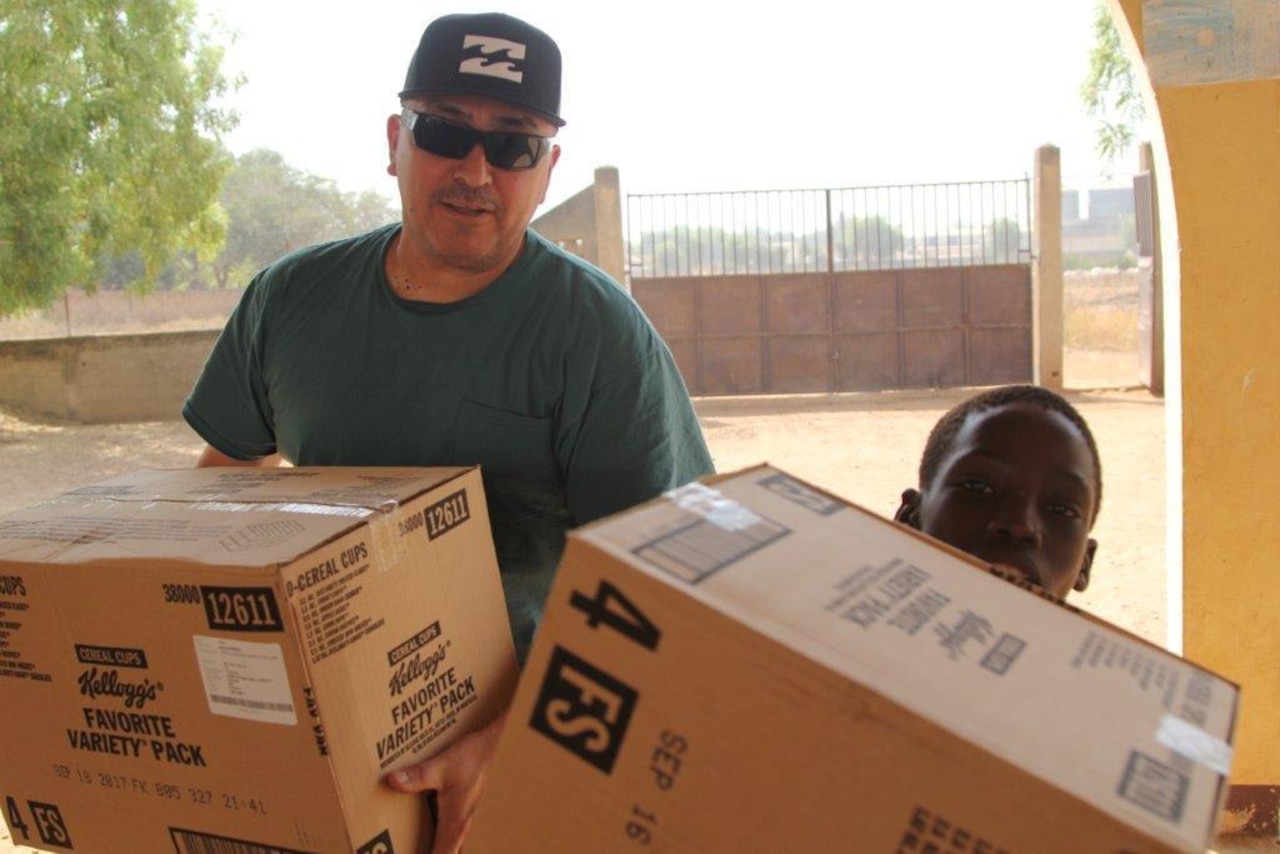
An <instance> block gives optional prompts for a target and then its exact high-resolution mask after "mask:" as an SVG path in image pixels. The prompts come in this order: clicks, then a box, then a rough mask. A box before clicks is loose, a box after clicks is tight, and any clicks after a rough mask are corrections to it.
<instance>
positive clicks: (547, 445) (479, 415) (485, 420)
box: [453, 400, 558, 480]
mask: <svg viewBox="0 0 1280 854" xmlns="http://www.w3.org/2000/svg"><path fill="white" fill-rule="evenodd" d="M453 456H454V459H455V460H456V461H457V462H458V463H459V464H466V465H470V464H474V463H479V465H480V467H481V471H483V472H485V473H486V474H488V475H490V476H505V477H517V478H522V479H523V478H533V479H538V480H550V479H556V478H558V466H557V465H556V459H555V453H554V451H553V447H552V419H551V418H549V417H548V418H536V417H534V416H532V415H521V414H518V413H515V412H507V411H506V410H502V409H494V408H493V407H490V406H484V405H481V404H479V403H474V402H472V401H469V400H464V401H463V402H462V405H461V406H459V408H458V425H457V429H456V430H455V431H454V455H453Z"/></svg>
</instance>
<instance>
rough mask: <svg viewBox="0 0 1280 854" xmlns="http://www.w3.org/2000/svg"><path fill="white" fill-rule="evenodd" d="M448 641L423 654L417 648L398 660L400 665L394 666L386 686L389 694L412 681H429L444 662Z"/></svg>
mask: <svg viewBox="0 0 1280 854" xmlns="http://www.w3.org/2000/svg"><path fill="white" fill-rule="evenodd" d="M447 647H448V643H447V642H446V643H442V644H440V645H439V646H438V647H436V649H435V651H434V652H431V653H429V654H425V655H424V651H423V650H419V651H418V652H415V653H414V654H413V657H412V658H409V659H405V660H404V661H401V662H400V666H399V667H397V668H396V672H395V673H392V674H391V681H390V682H389V683H388V685H387V688H388V689H390V691H391V696H393V697H395V696H396V695H398V694H400V693H402V692H403V691H404V689H405V688H408V687H409V686H410V685H412V684H413V683H414V682H418V681H422V682H429V681H431V680H432V679H433V678H435V675H436V673H438V672H439V670H440V665H441V664H443V663H444V660H445V658H446V657H447V656H448V652H447Z"/></svg>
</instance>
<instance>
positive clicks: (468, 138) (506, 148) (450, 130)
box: [405, 112, 547, 169]
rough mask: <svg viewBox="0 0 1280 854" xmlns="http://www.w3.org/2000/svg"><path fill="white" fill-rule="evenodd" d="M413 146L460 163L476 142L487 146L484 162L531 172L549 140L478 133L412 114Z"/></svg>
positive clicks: (504, 134)
mask: <svg viewBox="0 0 1280 854" xmlns="http://www.w3.org/2000/svg"><path fill="white" fill-rule="evenodd" d="M405 115H407V116H410V115H411V116H412V117H413V119H412V122H413V125H412V127H413V141H414V144H416V145H417V146H418V148H421V149H422V150H423V151H427V152H430V153H431V154H434V155H436V156H437V157H448V158H449V159H450V160H461V159H462V158H464V157H466V156H467V155H468V154H470V153H471V149H472V148H474V147H475V146H476V144H477V143H479V144H481V145H483V146H484V156H485V159H486V160H488V161H489V163H490V165H493V166H496V167H498V168H499V169H531V168H533V167H534V166H536V165H537V164H538V161H539V160H541V159H542V155H543V154H544V153H546V150H547V141H546V140H545V139H543V138H542V137H540V136H531V135H530V134H525V133H505V132H502V131H487V132H486V131H478V130H475V129H474V128H469V127H467V126H465V125H458V124H454V123H453V122H451V121H447V120H446V119H442V118H440V117H439V116H432V115H428V114H426V113H410V112H406V113H405Z"/></svg>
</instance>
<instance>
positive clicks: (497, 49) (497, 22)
mask: <svg viewBox="0 0 1280 854" xmlns="http://www.w3.org/2000/svg"><path fill="white" fill-rule="evenodd" d="M416 95H485V96H487V97H490V98H497V99H498V100H499V101H505V102H506V103H508V104H514V105H515V106H517V107H523V108H524V109H526V110H529V111H530V112H532V113H536V114H537V115H539V116H542V117H543V118H544V119H546V120H547V121H549V122H551V123H552V124H554V125H555V126H556V127H562V126H563V125H564V119H562V118H560V48H559V47H557V46H556V43H555V42H554V41H552V40H551V37H550V36H549V35H547V34H546V33H544V32H543V31H542V30H540V29H538V28H537V27H534V26H531V25H529V24H526V23H525V22H524V21H521V20H520V19H519V18H513V17H511V16H510V15H503V14H501V13H498V12H488V13H485V14H479V15H445V16H444V17H442V18H437V19H436V20H434V21H432V22H431V23H430V24H429V25H428V26H427V29H426V31H425V32H423V34H422V40H421V41H420V42H419V43H418V49H417V50H416V51H415V52H414V54H413V59H412V60H411V61H410V62H409V73H408V74H406V75H405V78H404V90H403V91H402V92H401V93H400V99H401V100H402V101H403V100H405V99H407V98H412V97H414V96H416Z"/></svg>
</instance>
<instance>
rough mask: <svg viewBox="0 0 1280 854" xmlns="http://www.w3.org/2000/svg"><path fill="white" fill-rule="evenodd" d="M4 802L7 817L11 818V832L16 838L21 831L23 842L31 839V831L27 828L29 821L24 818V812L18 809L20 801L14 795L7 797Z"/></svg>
mask: <svg viewBox="0 0 1280 854" xmlns="http://www.w3.org/2000/svg"><path fill="white" fill-rule="evenodd" d="M4 802H5V812H6V813H7V815H6V817H7V818H8V819H9V832H10V833H12V834H13V835H14V837H15V838H16V837H17V835H18V834H19V833H21V834H22V841H23V842H26V841H27V840H29V839H31V831H30V830H29V829H28V828H27V823H26V822H25V821H23V820H22V812H21V811H20V810H19V809H18V802H17V801H15V800H14V799H13V796H12V795H9V796H7V797H5V799H4Z"/></svg>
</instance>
